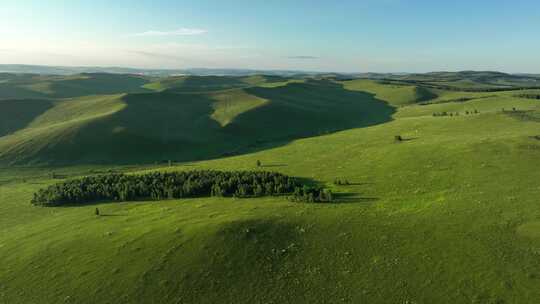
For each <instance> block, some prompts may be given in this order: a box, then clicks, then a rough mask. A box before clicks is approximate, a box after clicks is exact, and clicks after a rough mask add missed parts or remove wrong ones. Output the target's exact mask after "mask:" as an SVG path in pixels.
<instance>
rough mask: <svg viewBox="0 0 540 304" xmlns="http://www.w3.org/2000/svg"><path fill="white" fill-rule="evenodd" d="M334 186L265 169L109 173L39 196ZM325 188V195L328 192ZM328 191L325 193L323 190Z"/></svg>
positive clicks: (261, 192) (259, 192)
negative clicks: (314, 184) (309, 182)
mask: <svg viewBox="0 0 540 304" xmlns="http://www.w3.org/2000/svg"><path fill="white" fill-rule="evenodd" d="M328 191H329V190H325V189H322V188H316V187H308V186H305V185H302V184H301V183H300V182H299V181H298V180H297V179H295V178H293V177H289V176H287V175H284V174H281V173H276V172H266V171H213V170H201V171H185V172H166V173H162V172H153V173H147V174H141V175H126V174H121V173H109V174H103V175H96V176H87V177H83V178H78V179H72V180H68V181H65V182H61V183H58V184H55V185H51V186H49V187H47V188H45V189H41V190H39V191H37V192H36V193H35V194H34V198H33V199H32V201H31V203H32V204H34V205H39V206H63V205H79V204H85V203H91V202H98V201H136V200H164V199H179V198H190V197H204V196H217V197H240V198H243V197H259V196H270V195H285V194H292V196H291V200H293V201H305V202H319V201H320V202H322V201H324V202H327V201H332V195H331V194H328V193H329V192H328ZM323 192H324V193H323ZM321 193H323V194H321Z"/></svg>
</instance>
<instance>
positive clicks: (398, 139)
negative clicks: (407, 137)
mask: <svg viewBox="0 0 540 304" xmlns="http://www.w3.org/2000/svg"><path fill="white" fill-rule="evenodd" d="M394 140H395V141H403V137H401V135H396V136H394Z"/></svg>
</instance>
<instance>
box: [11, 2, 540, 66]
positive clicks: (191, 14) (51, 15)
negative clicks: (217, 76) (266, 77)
mask: <svg viewBox="0 0 540 304" xmlns="http://www.w3.org/2000/svg"><path fill="white" fill-rule="evenodd" d="M539 37H540V1H538V0H513V1H510V0H508V1H502V0H491V1H487V0H452V1H443V0H334V1H321V0H288V1H287V0H251V1H248V0H214V1H209V0H175V1H173V0H153V1H146V0H138V1H133V0H130V1H128V0H116V1H109V0H91V1H90V0H86V1H83V0H17V1H12V0H1V1H0V64H37V65H61V66H120V67H136V68H170V69H179V68H197V67H198V68H201V67H202V68H242V69H244V68H247V69H286V70H310V71H334V72H428V71H457V70H497V71H503V72H510V73H518V72H519V73H525V72H527V73H540V60H539V59H540V58H539V55H540V39H539Z"/></svg>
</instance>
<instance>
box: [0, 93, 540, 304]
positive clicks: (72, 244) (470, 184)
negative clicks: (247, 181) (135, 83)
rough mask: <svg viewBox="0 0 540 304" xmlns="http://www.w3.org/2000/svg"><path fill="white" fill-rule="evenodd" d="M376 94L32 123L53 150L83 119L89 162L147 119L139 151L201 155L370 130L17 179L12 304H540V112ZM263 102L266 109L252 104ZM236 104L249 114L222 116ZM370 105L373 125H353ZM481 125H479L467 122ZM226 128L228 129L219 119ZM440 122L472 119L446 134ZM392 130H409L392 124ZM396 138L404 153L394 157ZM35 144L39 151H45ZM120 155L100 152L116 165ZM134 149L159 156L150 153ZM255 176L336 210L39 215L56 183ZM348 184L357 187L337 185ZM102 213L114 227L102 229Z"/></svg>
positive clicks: (112, 106) (10, 247) (7, 195)
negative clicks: (114, 177)
mask: <svg viewBox="0 0 540 304" xmlns="http://www.w3.org/2000/svg"><path fill="white" fill-rule="evenodd" d="M366 85H367V84H365V83H362V84H361V85H360V84H359V85H358V86H357V87H349V88H351V90H360V91H350V90H344V89H343V88H342V87H340V85H337V84H334V83H329V82H308V83H302V84H289V85H287V86H281V87H276V88H261V87H255V88H250V89H244V90H243V91H242V90H232V91H231V92H234V94H236V95H232V96H234V98H232V97H231V99H227V98H226V96H225V95H220V94H226V92H213V93H205V94H181V95H182V99H181V100H182V104H183V105H184V106H183V107H182V108H181V109H178V108H177V102H176V100H177V99H175V98H177V95H178V94H173V93H166V92H163V93H159V94H158V95H153V94H134V95H132V94H128V95H114V96H105V97H100V98H99V99H96V97H88V98H86V99H71V100H63V101H60V102H59V103H58V104H54V105H53V107H52V108H50V109H43V110H44V112H43V111H41V110H39V111H36V114H32V115H30V114H29V115H28V116H27V117H30V116H32V117H35V116H36V115H37V118H35V119H32V121H31V122H30V123H26V122H25V123H24V124H27V125H28V127H27V128H25V129H24V130H25V131H24V132H30V131H29V130H30V129H33V131H32V132H43V134H53V133H54V132H52V131H50V130H49V128H50V129H55V128H58V129H62V128H63V127H62V121H63V119H62V118H61V117H62V116H61V115H60V113H68V112H69V113H78V112H79V113H85V114H84V115H78V114H77V115H73V116H70V117H71V118H70V119H69V120H68V121H67V122H65V123H66V124H68V125H70V127H69V128H65V129H64V130H76V131H74V132H75V134H77V135H76V136H73V137H71V138H70V139H69V141H71V140H73V141H74V142H75V143H79V144H80V142H78V140H80V139H78V138H89V137H90V134H92V133H93V132H95V134H96V135H95V136H96V138H98V137H102V138H103V137H104V136H105V135H107V134H110V131H111V129H110V128H111V127H113V126H114V127H122V126H125V125H124V123H125V122H126V123H127V122H130V121H132V120H133V119H134V118H137V119H138V120H140V121H139V123H140V124H139V125H140V127H138V126H137V125H135V124H131V125H127V129H126V130H130V131H129V132H132V133H133V134H147V136H150V135H151V134H153V133H152V132H156V133H155V134H163V133H162V132H161V131H160V129H159V124H160V123H162V121H171V120H174V121H175V124H173V125H174V126H175V127H177V128H179V129H182V130H188V131H189V132H183V133H182V134H184V135H183V136H184V138H186V139H188V138H190V137H188V135H189V134H191V133H193V138H201V137H202V136H203V135H204V136H215V135H212V134H215V133H213V132H210V133H209V134H203V133H198V132H203V131H201V130H210V129H209V128H206V127H205V125H206V124H210V123H212V126H215V127H216V128H217V129H219V130H221V132H225V134H227V133H226V132H232V131H234V132H243V133H242V134H243V135H244V136H246V138H249V137H250V136H252V133H251V132H250V130H249V129H248V128H246V129H243V128H242V126H245V124H246V123H249V124H254V125H256V126H257V127H259V128H261V130H262V129H264V126H266V124H267V123H268V121H270V118H267V120H265V117H271V118H273V120H274V122H277V123H274V125H273V126H272V128H273V130H274V132H271V131H261V133H260V134H263V135H265V136H266V135H267V134H278V133H280V132H281V134H287V132H288V130H289V129H291V128H296V126H297V125H296V122H297V121H305V124H306V125H307V126H309V128H312V127H313V126H316V125H318V124H319V125H320V126H328V125H329V121H330V122H332V123H331V124H330V125H331V126H336V124H335V121H334V120H333V119H334V117H338V116H337V115H339V117H341V118H342V119H345V120H348V119H353V117H354V118H357V117H360V118H361V120H360V122H358V121H356V120H351V122H350V123H351V125H347V126H345V127H347V128H346V130H344V131H341V132H336V133H332V134H326V135H321V136H316V137H311V138H303V139H296V140H292V141H290V142H289V143H288V144H287V145H279V146H272V145H269V146H266V149H264V150H262V149H260V150H258V151H253V152H252V153H246V154H243V155H238V156H234V157H224V158H219V159H214V160H206V161H200V162H192V163H189V164H183V165H177V166H173V167H163V168H160V167H158V166H151V167H150V166H140V165H139V166H137V165H135V164H134V163H132V164H131V166H129V167H127V166H126V167H122V166H119V165H114V166H95V165H93V166H82V165H76V166H69V167H44V168H39V167H10V168H3V169H2V170H0V202H1V203H0V214H1V216H0V231H2V233H1V234H0V260H1V261H2V263H1V264H0V303H335V302H343V303H536V302H539V301H540V289H538V288H537V287H538V286H539V285H540V263H539V261H540V259H539V258H540V237H539V235H540V205H539V204H538V197H539V195H540V187H539V185H538V180H540V171H538V170H534V168H535V167H534V166H535V164H537V163H538V157H539V154H538V153H539V151H540V140H539V139H538V138H539V137H538V136H540V119H536V118H538V117H540V103H539V101H538V100H535V99H528V98H517V97H515V95H516V92H491V93H490V94H488V96H487V97H486V96H478V95H477V94H476V93H466V92H461V93H459V94H457V93H455V92H450V93H448V92H443V91H440V92H437V95H438V96H439V97H438V99H439V100H437V99H435V100H431V101H430V102H433V103H430V104H427V105H420V104H416V103H413V102H410V103H409V102H406V103H407V104H409V105H407V106H402V107H399V108H398V109H396V110H392V109H390V110H391V111H390V112H385V111H388V106H387V105H386V104H385V103H383V102H382V101H381V99H384V98H383V97H381V96H385V98H387V99H384V100H386V101H387V102H389V103H391V104H392V103H398V102H401V101H404V100H408V99H406V98H404V97H401V96H400V97H399V98H398V95H399V94H396V95H393V94H394V93H395V90H397V89H402V88H401V87H399V88H395V87H392V86H389V87H385V85H384V84H370V85H373V86H376V87H375V89H376V90H378V92H373V90H375V89H373V88H372V89H370V92H371V93H366V92H365V91H364V92H362V91H361V90H363V88H364V87H365V86H366ZM365 90H367V89H365ZM373 94H377V95H376V96H375V98H373ZM489 95H491V96H489ZM152 96H159V97H160V98H159V101H158V99H149V97H152ZM195 96H198V97H197V98H203V97H204V98H205V99H196V98H195ZM253 96H254V97H256V98H254V99H253V100H256V102H253V103H249V102H247V100H249V99H250V98H253ZM391 96H394V98H391ZM187 97H189V98H187ZM413 97H414V94H412V93H411V94H410V95H408V97H407V98H413ZM479 97H482V98H479ZM401 98H403V99H401ZM458 99H459V101H456V100H458ZM464 99H467V100H464ZM228 100H242V102H239V103H238V104H237V105H236V104H235V105H234V106H233V105H232V104H231V105H230V106H229V105H224V104H220V103H226V102H228ZM203 101H204V102H203ZM330 101H332V102H330ZM358 101H361V102H358ZM334 103H335V104H336V106H335V107H333V106H331V105H334ZM358 103H359V104H361V105H363V106H365V107H366V108H369V109H371V110H368V109H364V108H358V109H359V110H360V111H359V113H360V114H359V116H357V115H356V113H354V114H350V113H347V112H352V110H351V108H350V107H351V106H352V105H355V107H354V109H357V108H356V104H358ZM70 107H74V108H73V109H70ZM377 107H381V108H380V109H379V110H376V111H375V110H373V109H377ZM503 107H504V108H506V109H508V110H507V111H504V112H503V111H502V108H503ZM514 107H515V108H516V111H513V110H511V109H512V108H514ZM130 108H131V109H130ZM159 108H164V109H165V111H163V112H159V111H158V109H159ZM186 109H188V110H189V111H187V110H186ZM226 109H230V111H228V110H226ZM285 109H286V110H285ZM338 109H344V110H341V111H338ZM471 109H477V110H478V111H479V113H478V114H474V115H472V114H471V115H465V111H469V110H471ZM366 110H367V111H368V112H365V111H366ZM197 111H199V112H200V113H204V116H205V117H209V118H208V119H205V120H202V121H197V123H200V125H197V126H192V125H189V124H188V123H185V124H184V123H183V122H181V121H183V120H184V119H183V118H184V117H182V116H179V115H188V114H185V113H187V112H189V113H196V112H197ZM215 111H219V112H220V113H221V114H219V115H216V116H214V117H212V113H215ZM369 111H374V112H369ZM394 111H395V112H394ZM441 111H448V112H450V111H452V112H459V113H460V115H459V116H453V117H434V116H433V113H435V112H441ZM37 112H43V114H39V113H37ZM142 113H145V114H146V115H142ZM153 113H156V114H153ZM166 113H170V114H168V115H170V116H167V114H166ZM182 113H184V114H182ZM334 113H336V116H333V115H334ZM365 113H368V114H365ZM369 113H371V114H369ZM377 113H378V114H377ZM380 113H386V114H385V115H380ZM392 113H393V114H392ZM158 114H159V118H161V119H157V117H158V116H157V115H158ZM390 114H392V118H393V119H392V120H388V119H386V117H387V116H386V115H390ZM152 115H156V116H152ZM189 115H192V114H189ZM286 115H290V116H286ZM79 116H82V117H84V118H82V117H81V118H78V117H79ZM381 117H385V119H384V120H382V121H380V119H381ZM290 118H294V119H290ZM325 119H327V120H325ZM28 120H30V119H29V118H26V121H28ZM88 121H91V123H88V124H87V122H88ZM176 121H178V122H176ZM340 121H342V120H340ZM366 121H367V122H368V123H366ZM223 122H226V123H223ZM144 126H145V127H146V128H144V129H143V127H144ZM201 126H202V127H201ZM15 128H19V127H18V126H16V127H15ZM85 128H89V129H88V130H92V132H90V131H84V129H85ZM137 128H139V129H137ZM186 128H187V129H186ZM190 128H191V129H190ZM307 128H308V127H306V129H307ZM325 128H326V127H324V128H323V127H321V128H319V130H325ZM27 129H28V130H27ZM81 130H82V131H81ZM171 130H174V129H171ZM299 130H303V129H302V128H300V129H299ZM106 131H107V132H109V133H105V132H106ZM24 132H22V131H21V130H19V131H17V132H16V133H15V135H14V136H8V137H4V138H3V139H2V141H3V140H5V139H6V138H16V137H17V136H22V135H21V134H26V133H24ZM62 132H66V131H62ZM85 132H88V133H85ZM118 132H120V133H121V132H123V131H122V129H118ZM204 132H206V131H204ZM221 132H220V133H221ZM173 133H174V132H173ZM60 134H61V135H58V136H59V137H61V138H62V140H59V141H58V142H61V143H62V144H64V142H65V141H64V139H63V138H65V137H66V135H65V134H64V133H60ZM234 134H239V133H234ZM312 134H313V133H312ZM395 135H401V136H402V137H403V139H404V140H403V141H401V142H396V141H395V140H394V137H395ZM25 136H28V137H32V135H30V134H28V135H25ZM84 136H87V137H84ZM175 136H176V135H175ZM32 138H33V140H34V141H35V142H37V140H38V139H39V138H41V137H40V136H36V137H32ZM112 138H115V140H116V139H121V138H127V137H122V136H120V137H112ZM171 138H172V135H171ZM115 140H113V139H110V142H106V143H107V144H101V146H100V147H101V148H102V149H104V150H105V151H106V150H107V149H108V145H115V144H117V143H116V142H115ZM138 141H139V142H141V143H144V141H142V140H140V139H138ZM49 142H50V141H49ZM100 142H102V141H97V139H96V144H99V143H100ZM124 144H126V143H122V145H124ZM117 147H120V144H119V145H118V146H117ZM131 148H132V149H141V151H142V152H139V153H141V154H144V153H152V151H151V150H150V149H149V150H147V151H146V150H144V149H145V146H140V145H135V144H133V146H131ZM160 148H161V147H160ZM73 149H76V147H73ZM85 149H86V150H88V149H89V147H85ZM118 149H120V148H118ZM66 151H67V150H66ZM74 151H77V153H82V152H83V151H82V149H81V150H80V151H79V150H74ZM123 151H124V152H125V151H126V150H123ZM128 152H129V151H128ZM55 153H56V152H55ZM66 153H67V152H66ZM88 155H90V154H88ZM65 157H70V155H65ZM110 157H115V155H113V154H111V155H110ZM257 160H260V161H261V162H262V164H263V167H262V168H260V169H261V170H273V171H278V172H282V173H284V174H288V175H291V176H296V177H300V178H302V177H303V178H309V179H313V180H315V181H318V182H320V183H322V184H324V185H326V186H327V187H329V188H332V189H333V191H334V193H336V197H337V200H338V203H335V204H303V203H291V202H289V201H287V199H286V198H283V197H265V198H258V199H233V198H200V199H184V200H169V201H159V202H155V201H154V202H130V203H101V204H93V205H88V206H81V207H64V208H39V207H32V206H31V205H30V203H29V201H30V199H31V196H32V193H33V192H34V191H36V190H37V189H39V188H42V187H45V186H47V185H50V184H52V183H54V182H57V181H59V180H60V179H58V178H57V179H51V175H50V173H51V172H52V171H54V172H55V173H56V175H57V176H59V177H60V178H71V177H76V176H81V175H88V174H96V173H99V172H105V171H107V170H111V169H113V170H117V171H126V172H147V171H149V170H160V171H167V170H192V169H222V170H257V167H256V165H255V164H256V161H257ZM336 178H342V179H348V180H349V181H351V183H352V185H349V186H336V185H333V183H332V181H333V180H334V179H336ZM96 207H98V208H99V209H100V211H101V214H102V216H99V217H96V216H95V215H94V209H95V208H96Z"/></svg>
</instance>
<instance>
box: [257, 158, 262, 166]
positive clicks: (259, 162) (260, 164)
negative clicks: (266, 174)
mask: <svg viewBox="0 0 540 304" xmlns="http://www.w3.org/2000/svg"><path fill="white" fill-rule="evenodd" d="M260 166H262V163H261V161H260V160H258V159H257V167H260Z"/></svg>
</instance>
